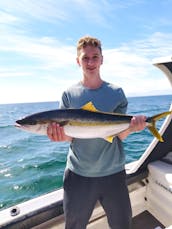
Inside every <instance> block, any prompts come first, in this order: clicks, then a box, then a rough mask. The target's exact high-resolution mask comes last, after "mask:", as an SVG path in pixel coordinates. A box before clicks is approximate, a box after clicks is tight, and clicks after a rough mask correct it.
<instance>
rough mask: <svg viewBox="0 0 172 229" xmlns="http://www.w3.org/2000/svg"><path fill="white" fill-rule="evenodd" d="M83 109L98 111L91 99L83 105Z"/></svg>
mask: <svg viewBox="0 0 172 229" xmlns="http://www.w3.org/2000/svg"><path fill="white" fill-rule="evenodd" d="M81 109H82V110H87V111H92V112H96V111H98V110H97V109H96V108H95V106H94V105H93V103H92V102H91V101H90V102H88V103H86V104H85V105H84V106H82V107H81Z"/></svg>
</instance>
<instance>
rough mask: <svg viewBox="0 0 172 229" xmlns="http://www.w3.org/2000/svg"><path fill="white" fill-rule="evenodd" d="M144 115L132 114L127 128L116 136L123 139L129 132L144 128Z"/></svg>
mask: <svg viewBox="0 0 172 229" xmlns="http://www.w3.org/2000/svg"><path fill="white" fill-rule="evenodd" d="M145 121H146V116H144V115H139V116H134V117H133V118H132V119H131V122H130V126H129V128H128V129H127V130H125V131H124V132H122V133H120V134H119V135H118V137H119V138H120V139H121V140H123V139H125V138H126V137H127V136H128V135H129V134H131V133H133V132H137V131H141V130H144V129H145V127H146V122H145Z"/></svg>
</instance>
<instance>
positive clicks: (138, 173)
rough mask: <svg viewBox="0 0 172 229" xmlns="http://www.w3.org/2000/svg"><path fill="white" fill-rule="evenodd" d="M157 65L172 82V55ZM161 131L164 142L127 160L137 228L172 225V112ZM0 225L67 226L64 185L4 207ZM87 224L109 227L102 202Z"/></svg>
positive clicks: (93, 228)
mask: <svg viewBox="0 0 172 229" xmlns="http://www.w3.org/2000/svg"><path fill="white" fill-rule="evenodd" d="M153 65H154V66H155V67H158V68H159V69H160V70H162V72H163V73H165V75H166V77H167V78H168V80H169V81H170V84H171V85H172V57H166V58H159V59H156V60H154V62H153ZM169 110H172V104H171V106H170V108H169ZM160 134H161V135H162V136H163V139H164V142H159V141H158V140H157V139H156V138H154V139H153V140H152V142H151V143H150V145H149V146H148V147H147V149H146V150H145V152H144V153H143V155H142V156H141V157H140V158H139V159H138V160H137V161H134V162H132V163H129V164H126V172H127V184H128V190H129V195H130V199H131V205H132V212H133V217H132V219H133V227H132V228H133V229H164V228H166V229H167V228H168V229H170V228H171V229H172V137H171V136H172V115H169V116H167V117H166V119H165V121H164V123H163V125H162V126H161V128H160ZM83 198H84V197H83ZM0 228H8V229H27V228H33V229H55V228H58V229H63V228H64V215H63V189H62V188H61V189H59V190H56V191H53V192H50V193H48V194H45V195H42V196H40V197H37V198H34V199H31V200H29V201H26V202H23V203H20V204H17V205H16V206H12V207H10V208H7V209H4V210H2V211H0ZM87 228H88V229H106V228H108V224H107V219H106V215H105V212H104V211H103V209H102V207H101V206H100V204H99V203H97V204H96V206H95V209H94V211H93V214H92V216H91V218H90V221H89V224H88V226H87Z"/></svg>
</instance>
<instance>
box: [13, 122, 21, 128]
mask: <svg viewBox="0 0 172 229" xmlns="http://www.w3.org/2000/svg"><path fill="white" fill-rule="evenodd" d="M14 126H15V127H17V128H21V127H22V126H21V125H20V124H19V123H17V122H16V123H15V125H14Z"/></svg>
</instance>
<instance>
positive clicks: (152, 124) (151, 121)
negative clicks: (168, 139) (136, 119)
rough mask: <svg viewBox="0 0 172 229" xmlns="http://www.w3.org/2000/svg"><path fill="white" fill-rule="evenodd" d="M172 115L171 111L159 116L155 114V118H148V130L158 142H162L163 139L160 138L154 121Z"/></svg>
mask: <svg viewBox="0 0 172 229" xmlns="http://www.w3.org/2000/svg"><path fill="white" fill-rule="evenodd" d="M170 114H172V111H167V112H163V113H161V114H157V115H155V116H152V117H151V118H148V119H147V121H148V123H149V124H148V126H147V127H148V129H149V130H150V132H151V133H152V134H153V135H154V136H155V137H156V138H157V139H158V140H159V141H160V142H163V141H164V140H163V138H162V136H161V135H160V134H159V132H158V130H157V129H156V126H155V123H156V121H158V120H159V119H161V118H164V117H166V116H167V115H170Z"/></svg>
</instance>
